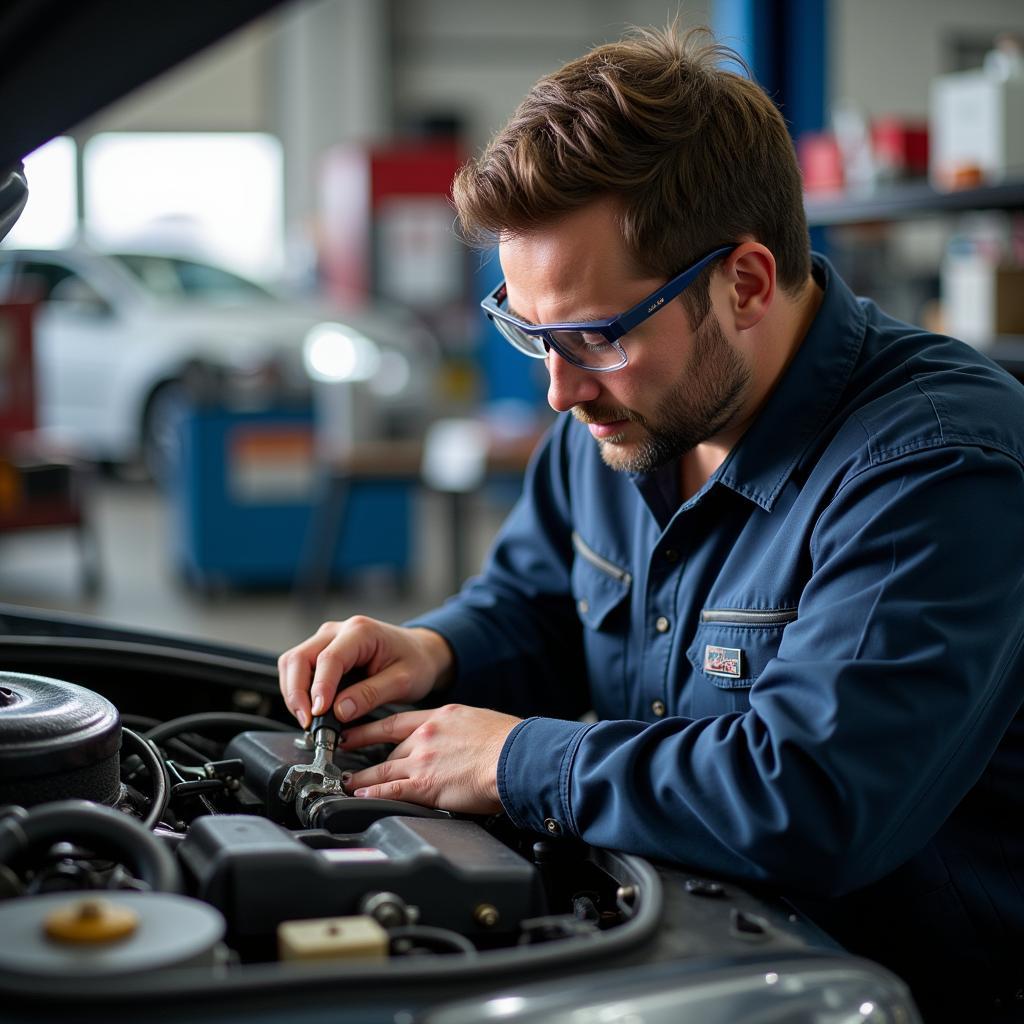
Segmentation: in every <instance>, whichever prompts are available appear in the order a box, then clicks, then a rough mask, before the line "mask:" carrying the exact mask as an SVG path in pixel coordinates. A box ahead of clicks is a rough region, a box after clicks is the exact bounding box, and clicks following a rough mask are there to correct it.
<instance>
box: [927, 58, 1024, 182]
mask: <svg viewBox="0 0 1024 1024" xmlns="http://www.w3.org/2000/svg"><path fill="white" fill-rule="evenodd" d="M989 57H995V58H996V59H994V60H988V59H987V60H986V66H985V67H984V68H982V69H979V70H977V71H959V72H956V73H954V74H949V75H943V76H941V77H940V78H937V79H935V80H934V81H933V82H932V86H931V117H930V131H929V134H930V139H931V142H930V159H929V176H930V178H931V180H932V183H933V184H934V185H935V186H936V187H937V188H949V187H950V186H951V185H952V184H954V183H955V181H956V180H957V179H958V178H961V179H964V178H966V180H968V181H969V180H970V172H971V171H972V169H975V168H976V169H977V171H978V172H980V178H981V180H980V182H979V183H981V184H998V183H1000V182H1003V181H1007V180H1010V179H1013V178H1020V177H1024V61H1022V60H1020V59H1019V57H1014V56H1012V55H1010V56H1006V55H1004V54H1002V53H993V54H990V55H989ZM965 172H966V174H965Z"/></svg>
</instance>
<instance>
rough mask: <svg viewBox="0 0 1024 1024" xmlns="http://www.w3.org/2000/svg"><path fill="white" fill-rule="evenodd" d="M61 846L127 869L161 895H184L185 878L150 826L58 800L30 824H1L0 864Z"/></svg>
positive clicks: (12, 819) (10, 820)
mask: <svg viewBox="0 0 1024 1024" xmlns="http://www.w3.org/2000/svg"><path fill="white" fill-rule="evenodd" d="M60 842H66V843H77V844H80V845H82V846H85V847H87V848H88V849H89V850H91V851H92V852H93V853H96V854H97V855H98V856H100V857H103V858H108V859H110V860H115V861H117V862H118V863H123V864H124V865H125V866H126V867H127V868H128V869H129V870H130V871H131V872H132V874H133V875H135V877H136V878H139V879H141V880H142V881H143V882H145V883H146V884H147V885H149V887H150V888H151V889H152V890H154V891H155V892H180V891H181V888H182V886H181V872H180V870H179V869H178V864H177V861H175V859H174V857H173V855H172V854H171V852H170V851H169V850H168V849H166V847H165V846H164V845H163V843H161V842H160V841H159V840H157V839H156V838H155V837H154V836H153V834H152V833H151V832H150V831H149V830H148V829H147V828H146V827H145V826H144V825H142V824H140V823H139V822H138V821H136V820H135V819H134V818H130V817H128V815H126V814H122V813H121V812H120V811H115V810H113V809H111V808H110V807H103V806H102V805H100V804H91V803H89V802H88V801H87V800H57V801H55V802H53V803H49V804H40V805H39V806H38V807H33V808H32V809H31V810H30V811H29V812H28V814H27V815H25V817H24V818H20V819H19V818H18V817H16V816H14V815H11V816H9V817H7V818H4V819H2V820H0V864H7V865H11V864H14V863H15V862H18V861H21V860H23V859H24V858H25V857H26V856H27V855H28V854H30V853H32V852H35V851H37V850H39V849H40V848H41V849H43V850H47V849H49V848H50V847H51V846H53V844H54V843H60Z"/></svg>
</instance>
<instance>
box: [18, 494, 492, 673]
mask: <svg viewBox="0 0 1024 1024" xmlns="http://www.w3.org/2000/svg"><path fill="white" fill-rule="evenodd" d="M417 502H418V505H417V514H416V520H415V530H416V540H415V548H416V556H415V563H414V571H413V574H412V576H413V579H412V585H411V587H410V588H408V590H407V591H406V592H403V593H399V592H398V590H397V588H396V586H395V584H394V583H393V581H391V580H389V579H374V578H373V577H371V576H364V577H363V578H361V579H359V580H356V581H353V583H352V585H351V586H350V587H347V588H345V589H344V590H333V591H332V592H330V593H328V594H327V595H326V596H325V598H324V600H323V601H322V602H315V603H314V606H312V607H310V606H309V602H308V601H306V602H303V601H300V600H299V599H298V598H297V596H296V595H294V594H292V593H289V592H287V591H272V592H266V591H261V592H256V593H253V592H241V593H240V592H227V593H223V594H217V595H215V596H212V597H204V596H200V595H198V594H196V593H194V592H193V591H191V590H189V589H188V588H187V587H186V586H185V585H184V584H182V583H181V582H180V581H179V580H178V578H177V576H176V573H175V570H174V567H173V566H172V565H171V556H170V548H171V542H170V534H169V530H168V525H167V508H166V503H165V502H164V500H163V499H162V498H161V496H160V494H159V493H158V492H157V491H156V490H155V489H154V488H153V487H152V486H151V485H149V484H142V483H133V482H122V481H115V480H106V479H102V480H100V481H98V482H97V484H96V487H95V493H94V509H95V522H96V527H97V532H98V536H99V543H100V555H101V561H102V571H103V587H102V591H101V593H100V594H99V595H98V596H97V597H96V598H95V599H89V598H86V597H84V596H83V595H82V593H81V587H80V572H79V570H80V561H79V556H78V550H77V548H76V545H75V541H74V538H73V535H72V533H71V531H69V530H47V531H38V532H32V533H20V534H11V535H8V536H0V602H3V603H8V604H20V605H28V606H31V607H35V608H46V609H55V610H59V611H66V612H72V613H76V614H82V615H88V616H90V617H95V618H99V619H103V620H105V621H107V622H111V623H114V624H117V625H125V626H134V627H142V628H146V629H153V630H159V631H162V632H170V633H176V634H185V635H191V636H201V637H205V638H209V639H212V640H217V641H222V642H225V643H232V644H242V645H245V646H249V647H256V648H260V649H262V650H266V651H271V652H274V653H280V652H281V651H282V650H284V649H285V648H287V647H289V646H291V645H292V644H294V643H297V642H298V641H299V640H301V639H303V638H304V637H305V636H307V635H308V634H309V633H310V632H312V631H313V630H314V629H315V628H316V627H317V626H318V625H319V624H320V623H321V622H323V621H324V620H325V619H341V618H345V617H347V616H349V615H354V614H356V613H362V614H367V615H372V616H375V617H378V618H382V619H386V620H388V621H402V620H403V619H407V618H409V617H411V616H412V615H414V614H416V613H418V612H420V611H423V610H425V609H426V608H430V607H432V606H434V605H436V604H438V603H439V602H440V601H442V600H443V599H444V598H445V596H446V595H447V594H448V593H449V592H450V587H451V582H450V574H451V567H450V566H451V562H450V559H451V555H450V545H451V540H450V537H449V534H448V526H447V509H446V505H445V503H444V500H443V499H442V498H440V497H439V496H437V495H430V494H422V495H420V496H418V498H417ZM505 511H507V507H497V506H495V505H494V504H492V503H490V502H489V501H487V500H485V499H484V498H481V499H480V500H474V501H473V502H472V504H471V514H470V515H469V516H468V517H467V518H468V521H469V522H468V527H467V532H468V536H467V537H466V538H465V543H466V544H467V551H468V552H469V553H470V558H469V560H468V561H469V564H470V565H471V566H474V567H475V566H477V565H479V564H480V560H481V559H482V557H483V555H484V553H485V551H486V548H487V544H488V543H489V541H490V539H491V537H492V536H493V533H494V530H495V529H496V528H497V526H498V524H499V523H500V521H501V518H502V516H503V515H504V513H505Z"/></svg>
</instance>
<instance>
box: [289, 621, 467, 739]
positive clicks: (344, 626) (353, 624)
mask: <svg viewBox="0 0 1024 1024" xmlns="http://www.w3.org/2000/svg"><path fill="white" fill-rule="evenodd" d="M452 662H453V658H452V652H451V648H450V647H449V646H448V642H447V641H446V640H445V639H444V638H443V637H442V636H441V635H440V634H438V633H435V632H433V631H432V630H429V629H406V628H404V627H402V626H391V625H388V624H387V623H386V622H378V621H377V620H376V619H369V618H367V617H366V616H365V615H354V616H353V617H352V618H350V619H346V620H345V621H344V622H325V623H324V624H323V625H322V626H321V627H320V628H319V629H318V630H317V631H316V632H315V633H314V634H313V635H312V636H311V637H310V638H309V639H308V640H304V641H303V642H302V643H301V644H298V645H296V646H295V647H293V648H291V650H288V651H285V652H284V654H282V655H281V657H280V658H278V659H277V671H278V676H279V681H280V686H281V695H282V696H283V697H284V702H285V704H286V705H287V707H288V710H289V711H291V713H292V714H293V715H294V716H295V717H296V718H297V719H298V720H299V723H300V724H301V725H302V727H303V728H304V729H308V728H309V724H310V722H311V721H312V716H313V715H319V714H322V713H323V712H324V711H325V710H326V709H327V708H329V707H330V706H331V703H332V702H333V704H334V713H335V715H337V716H338V718H339V719H340V720H341V721H343V722H349V721H351V720H352V719H355V718H359V717H361V716H362V715H365V714H366V713H367V712H368V711H372V710H373V709H374V708H376V707H379V706H380V705H381V704H388V703H390V702H398V703H406V704H411V703H414V702H415V701H417V700H420V699H421V698H423V697H425V696H426V695H427V694H428V693H430V691H431V690H433V689H434V688H435V687H440V686H444V685H446V684H447V683H448V681H449V679H450V676H451V672H452ZM360 667H362V668H365V669H366V678H365V679H364V680H363V681H362V682H359V683H355V684H353V685H352V686H349V687H346V688H345V689H344V690H342V691H341V692H340V693H339V692H338V683H339V682H340V681H341V678H342V676H344V675H345V673H347V672H351V671H352V669H354V668H360Z"/></svg>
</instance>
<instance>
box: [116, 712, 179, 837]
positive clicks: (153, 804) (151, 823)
mask: <svg viewBox="0 0 1024 1024" xmlns="http://www.w3.org/2000/svg"><path fill="white" fill-rule="evenodd" d="M125 740H127V745H128V747H130V748H131V753H133V754H137V755H138V757H139V758H140V759H141V761H142V763H143V764H144V765H145V766H146V768H147V770H148V771H149V780H150V786H151V787H152V790H153V792H152V799H151V801H150V808H149V814H147V815H146V817H145V818H144V819H143V822H142V824H143V825H144V826H145V827H146V828H148V829H153V828H156V826H157V824H159V822H160V819H161V818H162V817H163V816H164V814H165V813H166V811H167V804H168V803H169V802H170V799H171V777H170V776H169V775H168V774H167V765H165V764H164V759H163V758H162V757H161V756H160V754H159V752H158V751H157V749H156V747H155V746H154V745H153V744H152V742H151V741H150V740H144V739H143V738H142V737H141V736H140V735H139V734H138V733H137V732H134V731H133V730H132V729H126V728H125V727H124V726H121V741H122V744H123V743H124V741H125Z"/></svg>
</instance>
